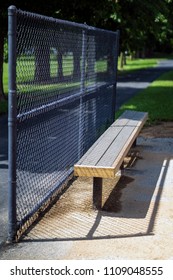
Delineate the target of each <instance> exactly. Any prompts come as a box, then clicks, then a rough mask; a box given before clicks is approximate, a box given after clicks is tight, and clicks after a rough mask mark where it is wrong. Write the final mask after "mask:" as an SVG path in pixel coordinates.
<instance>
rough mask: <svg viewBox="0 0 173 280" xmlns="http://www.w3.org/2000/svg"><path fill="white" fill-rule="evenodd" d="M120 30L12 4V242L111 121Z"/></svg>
mask: <svg viewBox="0 0 173 280" xmlns="http://www.w3.org/2000/svg"><path fill="white" fill-rule="evenodd" d="M117 53H118V32H110V31H105V30H101V29H96V28H93V27H90V26H87V25H83V24H76V23H72V22H67V21H62V20H58V19H53V18H48V17H44V16H41V15H37V14H33V13H28V12H24V11H21V10H17V9H16V8H15V7H13V6H11V7H10V8H9V118H8V122H9V240H14V239H15V238H16V236H18V235H20V233H21V232H22V230H23V229H25V228H26V227H27V225H28V224H27V222H28V223H30V221H31V217H32V216H33V214H34V213H38V210H39V209H43V205H44V204H45V203H46V202H47V201H48V200H50V198H51V197H52V195H53V194H54V193H55V192H56V191H57V190H59V189H61V187H62V185H63V183H64V182H65V181H66V180H67V179H68V178H69V176H70V174H72V172H73V165H74V163H76V162H77V161H78V159H79V158H80V157H81V156H82V155H83V154H84V152H85V151H86V150H87V149H88V148H89V147H90V146H91V145H92V144H93V142H94V141H95V140H96V139H97V138H98V137H99V136H100V135H101V134H102V133H103V131H104V130H105V129H106V128H107V127H108V126H109V125H110V124H111V123H112V122H113V120H114V115H115V93H116V69H117Z"/></svg>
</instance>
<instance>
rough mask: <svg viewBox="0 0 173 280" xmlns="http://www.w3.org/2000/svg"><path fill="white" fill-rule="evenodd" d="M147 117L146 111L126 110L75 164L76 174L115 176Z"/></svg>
mask: <svg viewBox="0 0 173 280" xmlns="http://www.w3.org/2000/svg"><path fill="white" fill-rule="evenodd" d="M147 117H148V114H147V113H145V112H135V111H125V112H124V113H123V114H122V116H121V117H120V118H118V119H117V120H116V121H115V122H114V123H113V124H112V125H111V126H110V127H109V128H108V129H107V130H106V131H105V132H104V133H103V135H102V136H101V137H100V138H99V139H98V140H97V141H96V142H95V143H94V145H93V146H92V147H91V148H90V149H89V150H88V151H87V153H86V154H85V155H84V156H83V157H82V158H81V159H80V160H79V161H78V163H77V164H75V165H74V175H75V176H87V177H101V178H113V177H115V174H116V173H117V171H118V170H119V168H120V166H121V164H122V162H123V160H124V157H125V156H126V154H127V153H128V151H129V149H130V147H131V146H132V144H133V142H134V141H135V139H136V137H137V136H138V134H139V132H140V130H141V128H142V126H143V125H144V123H145V122H146V119H147Z"/></svg>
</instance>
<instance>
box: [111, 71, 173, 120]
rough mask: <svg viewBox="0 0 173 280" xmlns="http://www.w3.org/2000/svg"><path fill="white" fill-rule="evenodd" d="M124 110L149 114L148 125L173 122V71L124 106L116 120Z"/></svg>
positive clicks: (162, 76)
mask: <svg viewBox="0 0 173 280" xmlns="http://www.w3.org/2000/svg"><path fill="white" fill-rule="evenodd" d="M124 110H136V111H144V112H148V113H149V120H148V123H155V122H157V121H173V71H169V72H166V73H164V74H163V75H161V76H160V77H159V78H158V79H157V80H155V81H154V82H153V83H151V85H150V86H149V87H147V88H146V89H144V90H142V91H141V92H140V93H139V94H137V95H136V96H134V97H132V98H131V99H130V100H129V101H128V102H127V103H125V104H124V105H122V106H121V108H120V110H119V111H118V112H117V113H116V118H117V117H118V116H119V115H120V114H121V113H122V112H123V111H124Z"/></svg>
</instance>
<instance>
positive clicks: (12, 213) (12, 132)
mask: <svg viewBox="0 0 173 280" xmlns="http://www.w3.org/2000/svg"><path fill="white" fill-rule="evenodd" d="M8 66H9V70H8V76H9V81H8V87H9V95H8V161H9V171H8V219H9V220H8V221H9V222H8V241H9V242H13V241H15V236H16V136H17V135H16V125H17V122H16V115H17V108H16V107H17V103H16V7H15V6H10V7H9V8H8Z"/></svg>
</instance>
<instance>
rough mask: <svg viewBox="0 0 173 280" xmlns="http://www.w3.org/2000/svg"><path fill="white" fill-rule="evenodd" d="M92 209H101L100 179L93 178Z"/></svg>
mask: <svg viewBox="0 0 173 280" xmlns="http://www.w3.org/2000/svg"><path fill="white" fill-rule="evenodd" d="M93 208H94V209H98V210H100V209H101V208H102V178H99V177H93Z"/></svg>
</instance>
